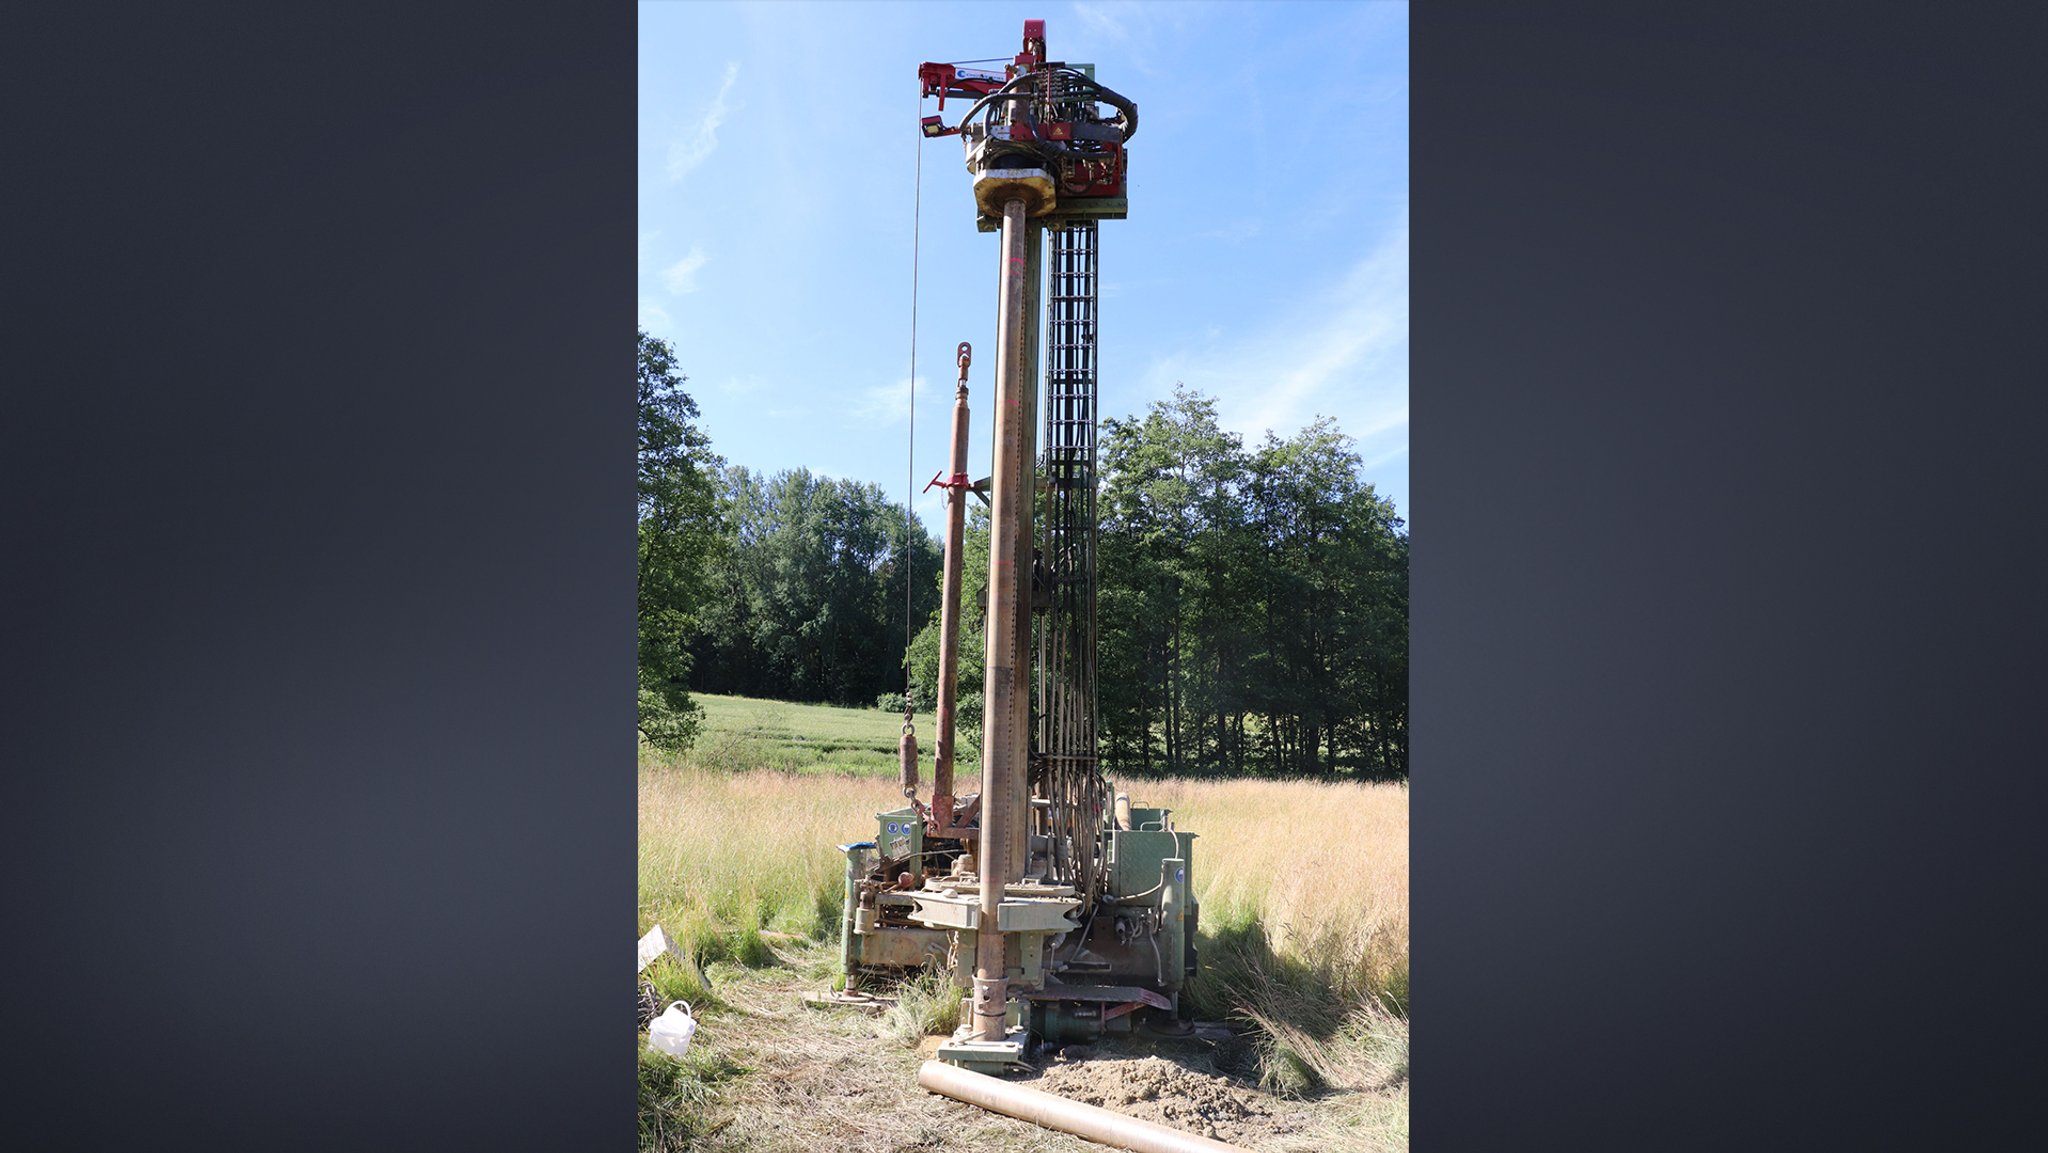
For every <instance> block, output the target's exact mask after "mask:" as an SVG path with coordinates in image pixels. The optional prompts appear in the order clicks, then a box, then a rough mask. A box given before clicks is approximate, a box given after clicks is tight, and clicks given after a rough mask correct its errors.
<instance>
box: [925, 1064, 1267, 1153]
mask: <svg viewBox="0 0 2048 1153" xmlns="http://www.w3.org/2000/svg"><path fill="white" fill-rule="evenodd" d="M917 1083H918V1084H919V1085H921V1086H923V1087H924V1088H926V1089H927V1090H930V1091H931V1092H933V1093H937V1094H939V1095H940V1096H943V1097H951V1098H953V1099H954V1100H955V1101H965V1102H966V1103H967V1104H969V1105H978V1106H980V1107H981V1108H983V1109H987V1110H989V1111H990V1112H992V1113H1001V1114H1003V1115H1005V1116H1008V1117H1015V1118H1017V1119H1018V1120H1020V1121H1029V1122H1031V1123H1032V1124H1033V1125H1038V1126H1042V1127H1044V1128H1046V1129H1055V1130H1058V1131H1059V1132H1061V1133H1072V1134H1073V1135H1074V1136H1076V1137H1084V1138H1086V1139H1088V1140H1090V1141H1094V1142H1097V1143H1099V1144H1103V1145H1108V1146H1111V1147H1113V1148H1117V1149H1129V1150H1131V1151H1132V1153H1250V1150H1247V1149H1244V1148H1242V1147H1240V1146H1237V1145H1230V1144H1226V1143H1224V1142H1222V1141H1218V1140H1216V1139H1215V1138H1213V1137H1202V1136H1199V1135H1197V1134H1194V1133H1188V1132H1184V1131H1182V1130H1179V1129H1173V1128H1169V1127H1168V1126H1165V1125H1158V1124H1154V1123H1153V1122H1151V1121H1141V1120H1139V1119H1138V1118H1136V1117H1130V1116H1126V1115H1124V1114H1122V1113H1117V1112H1114V1111H1112V1110H1109V1109H1104V1108H1101V1107H1100V1106H1097V1105H1088V1104H1084V1103H1082V1102H1080V1101H1070V1100H1068V1099H1067V1098H1065V1097H1055V1096H1054V1095H1052V1094H1051V1093H1046V1092H1042V1091H1040V1090H1037V1089H1030V1088H1026V1087H1025V1086H1023V1085H1017V1084H1013V1083H1011V1082H1009V1081H1004V1080H1000V1079H998V1078H995V1077H990V1076H988V1075H987V1074H985V1073H973V1072H969V1071H968V1070H966V1069H962V1068H960V1067H958V1066H957V1065H948V1064H946V1063H945V1062H944V1061H926V1062H925V1063H924V1064H922V1065H920V1066H918V1068H917Z"/></svg>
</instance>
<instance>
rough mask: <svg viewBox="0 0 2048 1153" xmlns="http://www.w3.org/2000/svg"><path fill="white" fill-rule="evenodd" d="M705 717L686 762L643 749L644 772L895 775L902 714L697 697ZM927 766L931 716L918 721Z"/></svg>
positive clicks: (742, 699) (930, 742) (930, 738)
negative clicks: (687, 767)
mask: <svg viewBox="0 0 2048 1153" xmlns="http://www.w3.org/2000/svg"><path fill="white" fill-rule="evenodd" d="M692 699H693V700H695V701H696V702H697V703H698V705H700V706H701V707H702V708H703V710H704V727H703V731H702V732H701V733H700V734H699V736H698V737H697V743H696V745H695V746H694V747H693V748H692V749H691V750H690V751H689V752H688V753H687V754H685V755H684V756H683V757H680V758H677V757H671V756H668V755H665V754H662V753H658V752H655V751H653V750H650V749H648V748H646V747H645V746H642V748H641V752H640V763H641V765H642V766H648V765H657V766H658V765H664V764H669V765H672V764H676V763H678V762H687V763H689V764H692V765H695V766H697V767H699V768H706V769H712V770H715V771H718V772H728V773H730V772H748V771H752V770H757V769H767V770H770V771H772V772H779V773H801V774H806V775H827V776H832V775H838V776H849V775H852V776H882V777H893V776H895V775H896V742H897V740H898V739H899V737H900V736H901V734H902V727H903V714H902V713H900V712H897V713H890V712H883V711H882V710H881V709H877V708H859V709H854V708H840V707H838V706H835V705H806V704H793V703H790V702H786V701H764V700H757V699H755V698H752V697H720V696H707V695H703V694H697V695H695V696H693V697H692ZM916 724H917V737H918V742H919V744H920V746H921V747H922V749H923V751H924V754H925V756H924V761H925V763H926V764H930V762H931V749H932V739H933V729H932V716H931V714H930V713H920V714H918V715H917V717H916Z"/></svg>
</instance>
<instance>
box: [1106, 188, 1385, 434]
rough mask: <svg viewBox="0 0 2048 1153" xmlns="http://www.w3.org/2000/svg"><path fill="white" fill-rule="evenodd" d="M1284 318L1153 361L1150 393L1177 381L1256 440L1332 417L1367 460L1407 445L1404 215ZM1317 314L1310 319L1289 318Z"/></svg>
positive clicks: (1227, 423) (1156, 393)
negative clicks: (1207, 398) (1213, 401)
mask: <svg viewBox="0 0 2048 1153" xmlns="http://www.w3.org/2000/svg"><path fill="white" fill-rule="evenodd" d="M1282 315H1284V316H1285V317H1287V318H1290V319H1285V320H1280V321H1276V322H1274V323H1271V324H1269V325H1267V326H1265V327H1263V328H1259V329H1255V330H1253V331H1252V332H1251V333H1249V334H1247V335H1246V336H1244V337H1242V338H1240V339H1238V340H1235V341H1217V340H1214V339H1211V340H1207V341H1205V342H1204V343H1203V344H1202V345H1200V346H1199V347H1191V348H1183V349H1179V350H1177V351H1175V352H1173V353H1171V354H1169V355H1166V356H1163V357H1160V358H1158V359H1157V360H1155V361H1154V362H1153V364H1152V366H1151V368H1150V369H1149V370H1148V372H1147V374H1146V381H1147V384H1148V386H1149V391H1151V392H1152V394H1153V395H1154V396H1164V395H1166V394H1167V393H1168V392H1169V391H1170V390H1171V389H1172V387H1173V382H1175V381H1181V382H1184V383H1185V384H1187V385H1188V386H1189V387H1191V388H1194V389H1196V390H1198V391H1200V392H1203V393H1206V394H1208V395H1210V396H1213V397H1215V398H1216V406H1217V416H1218V418H1219V419H1220V420H1221V421H1222V422H1223V424H1224V426H1225V427H1227V428H1229V429H1231V430H1232V431H1234V432H1236V433H1238V434H1239V435H1241V436H1243V437H1244V438H1245V441H1246V443H1247V444H1255V443H1257V442H1258V441H1260V440H1263V439H1264V438H1265V434H1266V432H1267V431H1268V430H1270V431H1272V432H1275V433H1278V434H1279V435H1281V436H1288V435H1291V434H1293V433H1294V432H1296V431H1298V430H1299V429H1301V428H1302V427H1304V426H1306V425H1307V424H1309V423H1310V422H1311V421H1313V420H1314V419H1315V418H1316V417H1318V416H1329V417H1334V418H1335V419H1336V421H1337V426H1338V428H1339V429H1340V430H1341V431H1342V432H1344V433H1345V434H1346V435H1348V436H1350V437H1351V438H1353V439H1354V440H1355V441H1357V442H1358V444H1359V448H1360V451H1361V453H1362V454H1363V455H1365V456H1366V457H1368V458H1372V459H1378V460H1383V461H1384V460H1392V459H1396V458H1398V457H1399V456H1400V455H1402V454H1404V453H1405V452H1406V451H1407V443H1408V215H1407V211H1406V209H1405V208H1404V209H1403V210H1402V213H1401V216H1400V218H1399V220H1398V221H1397V222H1396V223H1394V224H1393V225H1392V226H1390V227H1389V228H1388V229H1387V231H1386V232H1385V233H1384V234H1383V235H1382V236H1381V238H1380V240H1379V242H1378V243H1377V244H1376V245H1375V246H1374V247H1373V248H1372V249H1371V250H1370V251H1368V252H1366V253H1365V254H1364V255H1363V256H1361V257H1360V258H1359V259H1358V260H1357V261H1356V262H1355V263H1353V264H1352V265H1351V267H1350V269H1349V270H1348V271H1347V272H1346V273H1345V274H1344V275H1343V276H1342V277H1341V278H1340V279H1339V280H1338V281H1336V282H1335V283H1332V284H1327V285H1324V286H1322V287H1321V288H1319V289H1316V290H1314V291H1312V292H1311V293H1310V294H1309V296H1308V298H1306V299H1304V300H1301V301H1298V302H1296V303H1294V304H1293V305H1292V306H1290V307H1288V308H1286V309H1284V310H1282ZM1298 317H1314V318H1317V319H1315V320H1313V321H1311V322H1309V323H1305V324H1304V323H1302V322H1300V321H1298V320H1295V319H1292V318H1298Z"/></svg>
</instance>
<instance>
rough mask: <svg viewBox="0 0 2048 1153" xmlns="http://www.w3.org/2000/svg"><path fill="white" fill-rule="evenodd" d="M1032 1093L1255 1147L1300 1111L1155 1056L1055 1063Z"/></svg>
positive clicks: (1292, 1122) (1291, 1123) (1295, 1122)
mask: <svg viewBox="0 0 2048 1153" xmlns="http://www.w3.org/2000/svg"><path fill="white" fill-rule="evenodd" d="M1030 1084H1031V1086H1032V1088H1034V1089H1042V1090H1044V1091H1045V1092H1047V1093H1056V1094H1058V1095H1060V1096H1062V1097H1069V1098H1072V1099H1073V1100H1076V1101H1085V1102H1087V1103H1088V1104H1090V1105H1100V1106H1102V1107H1103V1108H1105V1109H1114V1110H1116V1111H1117V1112H1119V1113H1128V1114H1129V1115H1131V1116H1133V1117H1138V1118H1142V1119H1143V1120H1146V1121H1156V1122H1158V1123H1159V1124H1161V1125H1171V1126H1173V1127H1174V1128H1176V1129H1185V1130H1187V1131H1188V1132H1190V1133H1199V1134H1201V1135H1202V1136H1204V1137H1213V1138H1215V1139H1217V1140H1219V1141H1229V1142H1232V1143H1235V1144H1244V1145H1248V1146H1252V1147H1257V1146H1258V1145H1260V1144H1261V1143H1263V1142H1265V1141H1267V1140H1270V1139H1272V1138H1274V1137H1278V1136H1280V1135H1282V1134H1285V1133H1289V1132H1292V1131H1294V1130H1295V1129H1297V1128H1299V1126H1300V1118H1299V1117H1297V1116H1294V1115H1293V1114H1295V1113H1298V1112H1299V1110H1297V1109H1293V1108H1289V1107H1288V1105H1287V1104H1286V1103H1284V1102H1281V1101H1279V1100H1277V1099H1276V1098H1274V1097H1272V1096H1270V1095H1268V1094H1265V1093H1261V1092H1259V1091H1258V1090H1256V1089H1251V1088H1247V1087H1245V1086H1243V1085H1240V1084H1238V1083H1237V1082H1235V1081H1232V1080H1231V1079H1230V1078H1228V1077H1222V1076H1218V1075H1217V1074H1214V1073H1204V1072H1200V1071H1198V1070H1195V1069H1190V1068H1188V1067H1186V1066H1184V1065H1177V1064H1175V1063H1174V1062H1172V1061H1167V1060H1164V1059H1162V1058H1159V1057H1136V1058H1110V1057H1096V1058H1091V1059H1088V1060H1064V1059H1059V1058H1055V1059H1054V1060H1053V1062H1052V1063H1051V1064H1050V1065H1048V1066H1047V1067H1046V1069H1045V1072H1044V1073H1042V1074H1041V1075H1040V1076H1038V1077H1037V1078H1035V1079H1034V1080H1032V1081H1031V1082H1030Z"/></svg>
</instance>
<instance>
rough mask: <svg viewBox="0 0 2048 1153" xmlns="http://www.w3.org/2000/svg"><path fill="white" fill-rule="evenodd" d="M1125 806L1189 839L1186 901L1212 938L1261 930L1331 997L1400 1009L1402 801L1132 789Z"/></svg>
mask: <svg viewBox="0 0 2048 1153" xmlns="http://www.w3.org/2000/svg"><path fill="white" fill-rule="evenodd" d="M1131 793H1132V800H1133V801H1134V802H1135V803H1140V804H1150V805H1161V806H1164V807H1166V808H1169V809H1171V810H1173V823H1174V826H1175V827H1176V828H1179V829H1184V830H1187V831H1189V832H1192V833H1194V834H1196V838H1195V852H1194V856H1195V861H1194V866H1193V868H1194V875H1195V895H1196V899H1197V900H1198V901H1200V902H1201V906H1202V925H1203V927H1204V928H1205V929H1211V930H1213V931H1214V932H1215V933H1216V934H1217V935H1218V936H1219V937H1224V938H1226V939H1227V938H1228V937H1229V936H1230V935H1231V934H1233V933H1235V934H1239V935H1242V934H1243V933H1244V932H1245V931H1246V930H1248V929H1249V928H1251V927H1254V926H1256V927H1258V928H1259V929H1261V930H1262V932H1263V935H1264V938H1265V940H1266V943H1267V944H1268V945H1269V946H1270V947H1271V949H1272V951H1273V952H1275V953H1277V954H1279V955H1281V956H1283V957H1291V958H1295V959H1299V960H1303V961H1315V962H1317V963H1318V965H1319V967H1320V968H1322V969H1324V970H1325V974H1324V975H1326V976H1329V977H1332V978H1334V979H1336V980H1337V982H1338V985H1339V991H1340V992H1341V993H1344V994H1346V995H1347V997H1349V996H1350V995H1352V994H1362V993H1366V992H1373V993H1391V994H1392V995H1393V996H1394V998H1395V1000H1396V1001H1397V1002H1398V1003H1402V1004H1405V998H1406V984H1407V979H1406V974H1407V965H1408V790H1407V788H1406V787H1405V786H1401V785H1364V784H1350V783H1340V784H1324V783H1320V782H1312V781H1243V780H1240V781H1191V780H1165V781H1143V782H1136V783H1134V784H1133V786H1132V787H1131Z"/></svg>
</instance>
